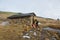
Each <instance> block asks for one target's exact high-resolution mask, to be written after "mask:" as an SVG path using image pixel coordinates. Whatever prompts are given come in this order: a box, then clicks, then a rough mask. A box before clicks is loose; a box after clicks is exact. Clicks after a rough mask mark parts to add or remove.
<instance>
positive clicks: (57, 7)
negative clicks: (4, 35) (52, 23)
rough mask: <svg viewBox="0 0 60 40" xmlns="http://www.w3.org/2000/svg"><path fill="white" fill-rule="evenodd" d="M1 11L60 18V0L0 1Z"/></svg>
mask: <svg viewBox="0 0 60 40" xmlns="http://www.w3.org/2000/svg"><path fill="white" fill-rule="evenodd" d="M0 10H1V11H15V12H35V13H36V14H37V15H38V16H43V17H50V18H60V0H0Z"/></svg>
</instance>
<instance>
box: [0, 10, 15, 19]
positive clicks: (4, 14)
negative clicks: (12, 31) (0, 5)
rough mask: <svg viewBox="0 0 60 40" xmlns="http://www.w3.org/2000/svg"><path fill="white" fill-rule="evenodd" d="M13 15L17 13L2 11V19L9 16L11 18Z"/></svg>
mask: <svg viewBox="0 0 60 40" xmlns="http://www.w3.org/2000/svg"><path fill="white" fill-rule="evenodd" d="M13 14H16V13H14V12H2V11H0V17H2V18H7V17H8V16H11V15H13Z"/></svg>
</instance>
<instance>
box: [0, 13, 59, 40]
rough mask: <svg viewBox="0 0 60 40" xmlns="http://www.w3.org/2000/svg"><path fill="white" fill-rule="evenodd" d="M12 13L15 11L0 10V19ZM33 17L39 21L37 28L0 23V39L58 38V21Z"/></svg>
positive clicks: (34, 39)
mask: <svg viewBox="0 0 60 40" xmlns="http://www.w3.org/2000/svg"><path fill="white" fill-rule="evenodd" d="M14 14H16V13H13V12H0V16H1V17H0V19H1V20H0V21H2V20H4V19H6V18H7V17H8V16H11V15H14ZM34 19H37V20H38V21H39V22H40V23H41V25H39V30H38V29H36V30H34V29H31V28H30V26H26V27H23V26H25V25H23V24H22V25H19V24H15V25H14V24H12V25H5V26H2V25H0V40H60V30H59V29H60V22H59V21H57V20H54V19H50V18H43V17H35V18H34ZM2 22H3V21H2ZM50 27H51V28H50ZM53 28H54V29H53ZM55 28H57V29H55ZM58 28H59V29H58ZM25 29H27V30H25Z"/></svg>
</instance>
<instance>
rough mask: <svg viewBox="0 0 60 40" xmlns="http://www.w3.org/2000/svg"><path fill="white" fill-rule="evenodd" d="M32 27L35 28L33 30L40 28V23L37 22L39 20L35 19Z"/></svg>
mask: <svg viewBox="0 0 60 40" xmlns="http://www.w3.org/2000/svg"><path fill="white" fill-rule="evenodd" d="M32 27H33V28H38V21H37V19H35V20H34V21H33V24H32Z"/></svg>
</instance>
